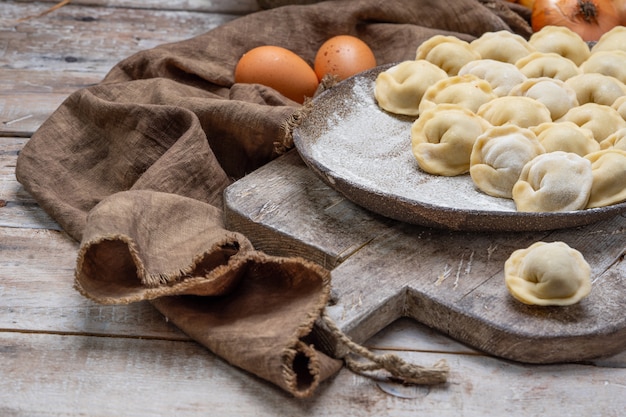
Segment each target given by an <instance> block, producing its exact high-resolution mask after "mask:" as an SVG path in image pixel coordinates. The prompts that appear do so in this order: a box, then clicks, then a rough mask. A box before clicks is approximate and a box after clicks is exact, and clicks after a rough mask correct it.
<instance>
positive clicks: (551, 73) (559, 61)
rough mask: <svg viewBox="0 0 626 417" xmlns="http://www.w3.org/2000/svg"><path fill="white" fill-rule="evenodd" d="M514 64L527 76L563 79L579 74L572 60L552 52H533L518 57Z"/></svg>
mask: <svg viewBox="0 0 626 417" xmlns="http://www.w3.org/2000/svg"><path fill="white" fill-rule="evenodd" d="M515 66H516V67H517V68H519V70H520V71H521V73H522V74H524V75H525V76H526V77H528V78H540V77H550V78H554V79H557V80H561V81H565V80H567V79H568V78H572V77H573V76H575V75H578V74H580V69H579V68H578V65H576V64H574V61H572V60H571V59H568V58H565V57H564V56H561V55H559V54H557V53H554V52H533V53H532V54H530V55H527V56H525V57H522V58H520V59H518V60H517V62H516V63H515Z"/></svg>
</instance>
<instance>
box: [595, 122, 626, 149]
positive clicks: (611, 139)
mask: <svg viewBox="0 0 626 417" xmlns="http://www.w3.org/2000/svg"><path fill="white" fill-rule="evenodd" d="M600 149H620V150H622V151H626V128H621V129H618V130H617V131H616V132H613V133H611V134H610V135H609V136H607V138H606V139H604V140H603V141H602V142H600ZM600 149H598V150H600ZM589 153H591V152H589Z"/></svg>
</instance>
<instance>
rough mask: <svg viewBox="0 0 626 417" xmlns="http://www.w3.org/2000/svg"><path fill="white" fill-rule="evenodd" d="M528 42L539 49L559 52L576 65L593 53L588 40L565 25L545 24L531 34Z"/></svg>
mask: <svg viewBox="0 0 626 417" xmlns="http://www.w3.org/2000/svg"><path fill="white" fill-rule="evenodd" d="M528 43H529V44H530V45H531V46H532V47H533V48H534V49H535V50H537V51H540V52H554V53H557V54H559V55H561V56H562V57H565V58H568V59H570V60H572V61H573V62H574V64H576V65H580V64H582V63H583V62H585V60H586V59H587V58H588V57H589V55H591V51H590V50H589V45H588V44H587V42H585V41H584V40H583V38H581V37H580V35H579V34H577V33H576V32H574V31H572V30H571V29H569V28H566V27H565V26H550V25H549V26H544V27H543V28H541V29H540V30H538V31H537V32H535V33H533V34H532V35H531V36H530V39H528Z"/></svg>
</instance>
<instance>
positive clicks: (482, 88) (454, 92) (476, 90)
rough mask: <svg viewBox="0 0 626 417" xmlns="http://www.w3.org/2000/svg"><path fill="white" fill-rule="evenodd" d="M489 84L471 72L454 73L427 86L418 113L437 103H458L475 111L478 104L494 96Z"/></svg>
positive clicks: (480, 104)
mask: <svg viewBox="0 0 626 417" xmlns="http://www.w3.org/2000/svg"><path fill="white" fill-rule="evenodd" d="M496 97H497V96H496V94H495V93H494V92H493V89H492V88H491V85H489V83H488V82H487V81H485V80H483V79H480V78H478V77H477V76H475V75H472V74H465V75H455V76H452V77H448V78H446V79H443V80H440V81H437V82H436V83H435V84H433V85H431V86H430V87H428V89H427V90H426V92H424V96H423V97H422V101H421V102H420V106H419V111H420V113H422V112H424V111H426V110H428V109H431V108H433V107H435V106H436V105H437V104H444V103H446V104H458V105H460V106H462V107H465V108H466V109H468V110H470V111H473V112H476V111H477V110H478V108H479V107H480V106H482V105H483V104H485V103H487V102H489V101H491V100H493V99H494V98H496Z"/></svg>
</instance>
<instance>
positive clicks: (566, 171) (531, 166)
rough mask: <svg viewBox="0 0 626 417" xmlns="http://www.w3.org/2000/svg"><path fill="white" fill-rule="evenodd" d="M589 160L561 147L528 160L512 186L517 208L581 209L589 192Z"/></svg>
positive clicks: (539, 210) (529, 209)
mask: <svg viewBox="0 0 626 417" xmlns="http://www.w3.org/2000/svg"><path fill="white" fill-rule="evenodd" d="M592 182H593V175H592V173H591V162H590V161H589V160H588V159H585V158H584V157H582V156H580V155H578V154H575V153H571V152H563V151H555V152H547V153H544V154H541V155H538V156H536V157H535V158H533V159H532V160H530V161H529V162H528V163H526V165H524V168H523V169H522V172H521V173H520V176H519V179H518V180H517V182H516V183H515V185H514V186H513V190H512V195H513V201H514V202H515V207H516V208H517V211H521V212H534V213H542V212H563V211H575V210H581V209H584V208H585V206H586V205H587V201H588V200H589V195H590V193H591V183H592Z"/></svg>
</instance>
